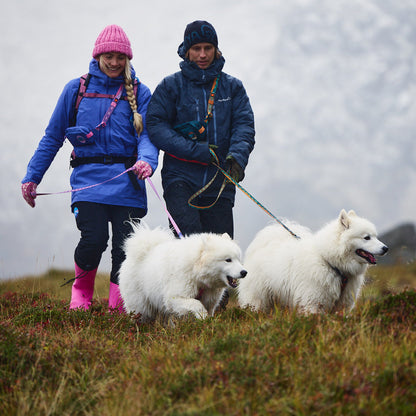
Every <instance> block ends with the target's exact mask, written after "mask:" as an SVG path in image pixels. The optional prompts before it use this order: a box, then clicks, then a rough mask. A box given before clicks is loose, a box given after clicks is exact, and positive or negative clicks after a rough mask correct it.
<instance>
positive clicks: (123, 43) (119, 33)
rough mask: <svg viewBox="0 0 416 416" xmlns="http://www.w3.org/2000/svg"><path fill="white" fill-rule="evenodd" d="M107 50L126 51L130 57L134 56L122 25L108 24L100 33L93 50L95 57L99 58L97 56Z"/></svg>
mask: <svg viewBox="0 0 416 416" xmlns="http://www.w3.org/2000/svg"><path fill="white" fill-rule="evenodd" d="M107 52H118V53H124V55H127V57H128V58H129V59H131V58H133V52H132V50H131V46H130V41H129V39H128V37H127V35H126V34H125V33H124V30H123V29H122V28H121V27H120V26H117V25H110V26H107V27H106V28H105V29H104V30H103V31H102V32H101V33H100V34H99V35H98V38H97V40H96V41H95V46H94V50H93V51H92V56H93V58H97V56H99V55H101V54H102V53H107Z"/></svg>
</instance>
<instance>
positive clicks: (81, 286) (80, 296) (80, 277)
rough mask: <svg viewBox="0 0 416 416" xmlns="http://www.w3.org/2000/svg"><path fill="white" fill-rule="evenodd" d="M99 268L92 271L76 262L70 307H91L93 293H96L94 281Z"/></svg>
mask: <svg viewBox="0 0 416 416" xmlns="http://www.w3.org/2000/svg"><path fill="white" fill-rule="evenodd" d="M96 274H97V269H95V270H91V271H89V272H88V271H85V270H82V269H81V268H80V267H79V266H78V265H77V264H76V263H75V276H76V279H75V282H74V284H73V285H72V295H71V303H70V304H69V309H78V308H81V309H85V310H87V309H89V307H90V305H91V300H92V295H93V294H94V282H95V275H96Z"/></svg>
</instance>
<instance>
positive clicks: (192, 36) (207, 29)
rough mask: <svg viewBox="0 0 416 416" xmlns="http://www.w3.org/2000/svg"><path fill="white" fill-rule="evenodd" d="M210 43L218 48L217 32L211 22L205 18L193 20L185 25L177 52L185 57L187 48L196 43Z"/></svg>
mask: <svg viewBox="0 0 416 416" xmlns="http://www.w3.org/2000/svg"><path fill="white" fill-rule="evenodd" d="M202 42H206V43H211V44H213V45H214V46H215V47H216V48H218V38H217V32H216V31H215V29H214V26H212V25H211V23H208V22H206V21H205V20H195V22H192V23H189V24H188V25H187V26H186V29H185V33H184V37H183V42H182V43H181V44H180V45H179V48H178V54H179V56H180V57H181V58H185V55H186V52H188V49H189V48H190V47H191V46H193V45H195V44H197V43H202Z"/></svg>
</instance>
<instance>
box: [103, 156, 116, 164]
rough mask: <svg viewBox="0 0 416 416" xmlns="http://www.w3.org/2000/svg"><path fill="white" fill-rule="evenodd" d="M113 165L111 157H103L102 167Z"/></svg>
mask: <svg viewBox="0 0 416 416" xmlns="http://www.w3.org/2000/svg"><path fill="white" fill-rule="evenodd" d="M113 163H114V162H113V157H112V156H104V165H111V164H113Z"/></svg>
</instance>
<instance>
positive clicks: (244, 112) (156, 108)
mask: <svg viewBox="0 0 416 416" xmlns="http://www.w3.org/2000/svg"><path fill="white" fill-rule="evenodd" d="M224 62H225V61H224V58H223V57H220V58H219V59H216V60H214V62H213V63H212V64H211V65H210V67H209V68H207V69H206V70H202V69H200V68H199V67H198V66H197V65H196V64H195V63H194V62H190V61H189V60H187V59H185V60H184V61H182V62H181V63H180V68H181V71H179V72H176V73H174V74H172V75H169V76H167V77H166V78H165V79H163V80H162V81H161V82H160V84H159V85H158V86H157V88H156V90H155V91H154V93H153V95H152V99H151V101H150V104H149V108H148V111H147V117H146V124H147V129H148V132H149V137H150V140H151V141H152V142H153V143H154V144H155V146H156V147H157V148H158V149H161V150H163V151H164V152H165V154H164V160H163V168H162V185H163V188H164V189H165V190H166V189H167V188H168V187H169V185H170V184H171V183H173V182H175V181H178V180H181V181H185V182H187V183H188V184H189V185H190V186H191V187H192V188H193V189H194V190H195V192H196V191H198V190H199V189H201V188H202V187H203V186H204V185H205V184H206V183H207V182H209V180H210V179H211V178H212V177H213V176H214V175H215V172H216V171H217V168H216V167H215V166H213V165H212V164H211V163H210V161H211V154H210V152H209V148H208V145H215V146H218V147H217V148H216V149H215V153H216V154H217V156H218V158H219V160H220V163H221V166H222V167H223V168H224V169H225V168H226V157H227V156H228V155H232V156H233V157H234V159H235V160H236V161H237V163H238V164H239V165H240V166H241V167H242V168H243V169H245V167H246V165H247V163H248V158H249V155H250V152H251V151H252V150H253V147H254V135H255V131H254V115H253V111H252V109H251V106H250V102H249V99H248V96H247V94H246V91H245V89H244V87H243V84H242V83H241V81H240V80H238V79H236V78H234V77H232V76H230V75H228V74H226V73H224V72H222V68H223V66H224ZM218 74H221V75H220V80H219V84H218V88H217V91H216V94H215V99H214V108H213V116H212V118H211V119H210V120H209V122H208V127H207V141H194V140H191V139H188V138H185V137H183V136H182V135H181V134H180V133H177V132H176V131H175V130H174V127H175V126H177V125H179V124H182V123H185V122H189V121H194V120H197V121H203V120H204V118H205V116H206V114H207V105H208V98H209V94H210V91H211V87H212V84H213V81H214V80H215V78H216V76H217V75H218ZM223 180H224V176H223V175H222V174H221V173H219V174H218V176H217V179H216V181H215V182H214V184H213V185H212V186H211V187H209V188H208V189H207V190H206V191H205V192H204V193H203V195H204V196H214V197H216V196H217V195H218V192H219V188H220V186H221V184H222V182H223ZM222 196H224V197H226V198H228V199H230V200H231V201H233V202H234V197H235V187H234V185H231V184H228V185H227V186H226V188H225V190H224V192H223V194H222Z"/></svg>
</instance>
